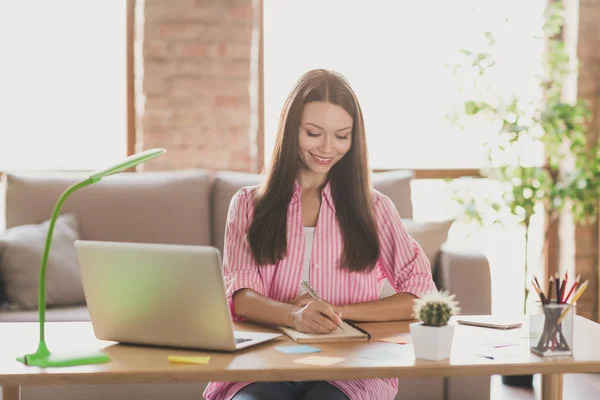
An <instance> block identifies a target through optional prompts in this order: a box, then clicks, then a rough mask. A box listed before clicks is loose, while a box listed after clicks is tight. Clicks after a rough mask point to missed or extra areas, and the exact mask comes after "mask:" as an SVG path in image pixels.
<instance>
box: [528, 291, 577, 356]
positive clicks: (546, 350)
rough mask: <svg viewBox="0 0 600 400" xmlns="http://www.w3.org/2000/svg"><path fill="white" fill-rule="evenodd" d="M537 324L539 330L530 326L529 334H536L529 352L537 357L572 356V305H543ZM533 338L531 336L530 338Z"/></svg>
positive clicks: (573, 307) (573, 315) (573, 306)
mask: <svg viewBox="0 0 600 400" xmlns="http://www.w3.org/2000/svg"><path fill="white" fill-rule="evenodd" d="M540 308H541V311H542V314H541V315H539V319H537V322H538V323H539V326H540V327H541V329H539V330H538V329H536V328H535V327H534V326H531V330H532V331H531V332H530V333H532V334H533V333H536V332H534V330H536V331H537V335H535V337H536V339H535V341H534V342H533V343H532V345H531V352H532V353H535V354H537V355H539V356H543V357H548V356H570V355H572V354H573V320H574V317H575V305H574V304H556V303H549V304H544V305H542V306H541V307H540ZM532 337H533V336H532Z"/></svg>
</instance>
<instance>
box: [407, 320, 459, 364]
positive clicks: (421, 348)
mask: <svg viewBox="0 0 600 400" xmlns="http://www.w3.org/2000/svg"><path fill="white" fill-rule="evenodd" d="M455 326H456V325H455V324H453V323H449V324H448V325H445V326H427V325H423V322H413V323H412V324H410V334H411V335H412V342H413V347H414V349H415V358H417V359H421V360H433V361H437V360H445V359H447V358H449V357H450V351H451V350H452V339H453V338H454V327H455Z"/></svg>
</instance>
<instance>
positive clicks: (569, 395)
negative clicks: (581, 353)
mask: <svg viewBox="0 0 600 400" xmlns="http://www.w3.org/2000/svg"><path fill="white" fill-rule="evenodd" d="M491 385H492V388H491V392H492V393H491V400H539V399H540V398H541V394H540V393H541V390H540V378H539V375H536V376H535V377H534V379H533V390H531V389H529V390H526V389H518V388H513V387H510V386H506V385H504V384H502V381H501V378H500V376H498V375H495V376H493V377H492V383H491ZM563 393H564V395H563V400H598V399H600V374H568V375H565V378H564V391H563Z"/></svg>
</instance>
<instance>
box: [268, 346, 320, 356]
mask: <svg viewBox="0 0 600 400" xmlns="http://www.w3.org/2000/svg"><path fill="white" fill-rule="evenodd" d="M275 350H279V351H281V352H282V353H285V354H306V353H319V352H320V351H321V350H320V349H317V348H316V347H312V346H306V345H301V346H280V347H275Z"/></svg>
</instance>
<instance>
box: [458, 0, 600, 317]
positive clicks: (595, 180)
mask: <svg viewBox="0 0 600 400" xmlns="http://www.w3.org/2000/svg"><path fill="white" fill-rule="evenodd" d="M564 23H565V19H564V9H563V5H562V2H560V1H556V2H551V3H550V4H549V5H548V7H547V9H546V12H545V15H544V26H543V32H544V36H543V37H540V38H539V39H540V40H543V41H544V43H545V48H546V52H545V57H544V73H543V75H542V76H539V77H538V78H539V89H540V93H541V96H540V99H539V101H537V102H536V103H533V104H531V103H528V102H524V101H522V100H520V99H519V98H518V97H517V96H514V95H513V96H508V98H500V99H494V100H490V99H489V97H490V91H489V90H488V91H486V90H483V91H480V93H481V94H482V95H481V96H479V97H474V98H470V99H467V100H466V101H465V102H464V103H463V104H462V107H461V110H460V112H459V113H458V114H457V115H455V116H454V121H455V122H458V121H459V120H461V119H466V120H472V119H475V118H480V117H484V118H486V119H487V120H488V121H491V122H492V123H493V124H494V126H496V127H497V132H496V133H497V134H496V135H494V136H493V137H492V140H490V141H489V142H487V143H486V149H487V156H488V162H489V168H485V169H482V170H481V174H482V175H483V176H484V177H487V178H489V179H492V180H494V181H496V182H498V183H500V187H501V188H502V195H501V196H500V197H499V198H495V199H492V198H487V199H484V200H482V199H476V198H474V197H473V196H469V195H466V196H465V195H461V194H458V196H455V199H456V200H457V201H458V202H459V203H460V204H461V205H462V206H463V209H464V211H465V213H464V216H465V217H466V218H467V219H468V220H471V221H476V222H478V223H484V218H482V215H484V214H487V215H490V213H491V214H494V213H495V214H496V215H501V213H502V212H508V213H510V214H512V215H513V216H514V217H516V218H517V221H518V223H519V224H521V225H522V226H523V228H524V232H525V271H524V294H525V298H524V303H523V312H524V313H525V312H526V306H527V297H528V293H529V291H528V289H527V288H528V284H527V282H528V281H529V271H528V269H529V268H528V258H529V257H528V248H529V233H530V224H531V219H532V217H533V216H534V215H535V214H536V213H538V212H539V213H544V215H545V220H546V226H547V228H546V231H545V234H544V247H545V246H546V245H547V239H548V228H549V227H550V226H552V224H553V223H554V221H556V220H557V219H558V217H559V216H560V215H561V213H562V212H563V211H565V210H567V209H568V210H569V211H570V212H571V214H572V216H573V220H574V222H575V223H576V224H588V223H591V222H594V221H595V220H596V217H597V215H598V203H599V199H600V145H599V144H598V142H597V141H596V142H594V143H589V142H588V136H587V124H588V122H589V120H590V117H591V113H590V111H589V110H588V107H587V106H586V104H585V103H584V101H582V100H581V99H578V100H575V101H571V102H569V101H566V100H565V96H564V90H563V89H564V84H565V80H566V78H567V77H568V75H569V74H570V73H572V72H573V71H572V70H573V67H572V64H573V63H572V60H571V58H570V57H569V54H568V52H567V49H566V47H565V43H564V42H563V40H562V38H561V32H562V29H563V26H564ZM485 35H486V37H487V39H488V45H489V46H490V47H492V46H494V45H495V44H496V38H495V37H494V35H493V34H491V33H489V32H487V33H486V34H485ZM462 54H463V55H464V57H465V59H466V60H465V61H466V63H465V64H464V65H461V66H458V67H456V70H458V69H460V68H463V67H466V68H468V69H471V70H473V71H474V72H475V77H474V80H483V81H484V80H485V77H486V75H487V74H488V73H489V72H490V71H492V70H493V69H494V68H495V67H496V61H495V60H494V59H493V57H492V56H491V55H490V52H488V51H483V52H473V51H469V50H462ZM536 145H537V146H538V147H539V148H541V149H542V150H543V154H544V156H545V160H546V161H545V165H531V164H529V165H528V164H525V163H524V161H523V154H524V149H526V148H529V149H530V148H532V147H535V146H536ZM527 146H528V147H527ZM493 221H494V222H495V223H498V222H500V223H501V222H502V218H501V217H495V218H493Z"/></svg>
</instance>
